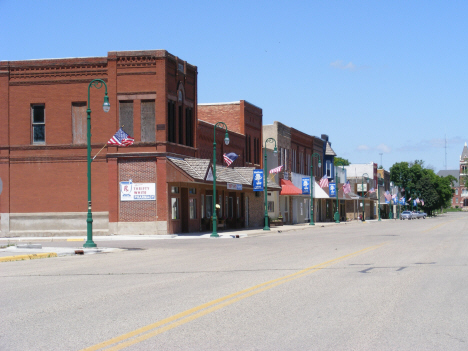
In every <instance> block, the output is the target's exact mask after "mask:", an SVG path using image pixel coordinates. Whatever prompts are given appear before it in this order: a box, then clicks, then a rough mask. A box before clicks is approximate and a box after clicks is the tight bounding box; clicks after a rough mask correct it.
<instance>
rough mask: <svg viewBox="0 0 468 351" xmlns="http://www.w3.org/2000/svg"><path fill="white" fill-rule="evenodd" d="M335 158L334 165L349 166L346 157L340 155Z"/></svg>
mask: <svg viewBox="0 0 468 351" xmlns="http://www.w3.org/2000/svg"><path fill="white" fill-rule="evenodd" d="M334 160H335V165H340V166H349V165H350V163H349V161H348V160H347V159H345V158H341V157H336V156H335V158H334Z"/></svg>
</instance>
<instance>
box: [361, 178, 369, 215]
mask: <svg viewBox="0 0 468 351" xmlns="http://www.w3.org/2000/svg"><path fill="white" fill-rule="evenodd" d="M364 178H366V183H369V175H368V174H367V173H364V174H363V175H362V179H361V192H362V193H363V194H364ZM362 221H363V222H365V221H366V207H365V206H364V196H362Z"/></svg>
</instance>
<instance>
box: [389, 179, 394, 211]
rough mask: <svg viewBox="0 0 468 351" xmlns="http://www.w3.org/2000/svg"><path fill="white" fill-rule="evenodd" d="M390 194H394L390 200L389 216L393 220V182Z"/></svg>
mask: <svg viewBox="0 0 468 351" xmlns="http://www.w3.org/2000/svg"><path fill="white" fill-rule="evenodd" d="M390 193H391V194H392V199H391V200H390V213H389V214H388V218H389V219H393V203H395V201H393V182H390Z"/></svg>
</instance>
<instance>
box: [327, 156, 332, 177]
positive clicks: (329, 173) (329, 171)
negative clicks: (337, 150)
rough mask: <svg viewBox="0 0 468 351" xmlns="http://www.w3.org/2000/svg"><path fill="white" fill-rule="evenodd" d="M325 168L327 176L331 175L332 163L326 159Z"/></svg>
mask: <svg viewBox="0 0 468 351" xmlns="http://www.w3.org/2000/svg"><path fill="white" fill-rule="evenodd" d="M326 170H327V178H331V176H332V163H331V162H330V161H329V160H327V163H326Z"/></svg>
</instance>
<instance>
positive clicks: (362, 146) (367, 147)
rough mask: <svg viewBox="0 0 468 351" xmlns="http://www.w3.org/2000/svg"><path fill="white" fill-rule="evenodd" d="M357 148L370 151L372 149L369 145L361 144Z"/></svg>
mask: <svg viewBox="0 0 468 351" xmlns="http://www.w3.org/2000/svg"><path fill="white" fill-rule="evenodd" d="M357 150H358V151H369V150H370V147H369V146H367V145H359V146H358V147H357Z"/></svg>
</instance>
